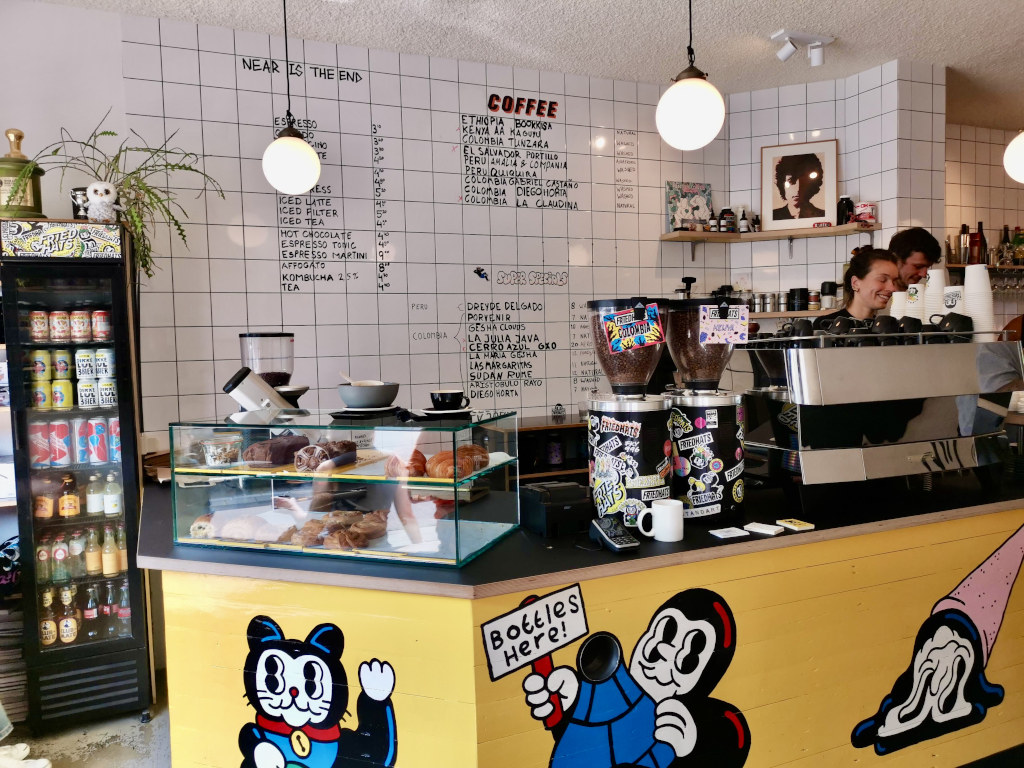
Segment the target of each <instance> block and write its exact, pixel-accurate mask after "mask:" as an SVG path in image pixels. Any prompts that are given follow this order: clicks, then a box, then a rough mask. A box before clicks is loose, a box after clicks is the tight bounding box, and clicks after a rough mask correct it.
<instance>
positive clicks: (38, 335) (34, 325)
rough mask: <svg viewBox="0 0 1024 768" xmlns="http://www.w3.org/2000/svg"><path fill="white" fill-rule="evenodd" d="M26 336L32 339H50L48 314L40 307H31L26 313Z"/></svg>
mask: <svg viewBox="0 0 1024 768" xmlns="http://www.w3.org/2000/svg"><path fill="white" fill-rule="evenodd" d="M28 337H29V338H30V339H32V341H49V340H50V316H49V315H48V314H47V313H46V312H44V311H43V310H41V309H33V310H32V311H31V312H29V314H28Z"/></svg>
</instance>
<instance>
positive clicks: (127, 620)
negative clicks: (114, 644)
mask: <svg viewBox="0 0 1024 768" xmlns="http://www.w3.org/2000/svg"><path fill="white" fill-rule="evenodd" d="M117 636H118V637H131V636H132V606H131V603H130V602H129V600H128V582H127V581H123V582H121V600H120V602H119V603H118V606H117Z"/></svg>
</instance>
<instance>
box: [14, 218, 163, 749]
mask: <svg viewBox="0 0 1024 768" xmlns="http://www.w3.org/2000/svg"><path fill="white" fill-rule="evenodd" d="M130 263H131V253H130V240H129V238H128V237H127V235H126V234H125V233H124V230H123V229H122V228H121V227H119V226H117V225H103V224H92V223H89V222H85V221H61V220H45V221H44V220H2V221H0V283H2V290H3V298H2V312H3V323H4V330H5V336H6V341H7V359H8V369H9V380H10V393H11V418H12V436H13V443H14V454H15V485H16V488H17V503H18V519H19V530H20V536H21V549H22V552H23V556H22V558H21V562H22V567H23V572H22V594H23V605H24V616H25V637H24V655H25V660H26V663H27V667H28V688H29V725H30V727H31V728H32V729H33V731H35V732H37V733H39V732H46V731H51V730H57V729H62V728H66V727H67V726H68V725H70V724H73V723H78V722H87V721H91V720H97V719H102V718H106V717H109V716H111V715H114V714H118V713H124V712H132V711H143V710H145V709H146V708H147V707H148V706H149V704H150V702H151V676H150V654H149V648H148V627H147V620H146V607H147V601H146V595H145V589H146V587H145V584H146V582H145V579H144V574H143V572H142V571H141V570H140V569H139V568H138V567H137V565H136V554H137V552H136V550H137V542H138V520H139V509H140V504H141V461H140V458H139V452H138V447H137V444H136V435H137V434H138V431H137V424H138V392H137V375H136V371H137V367H136V354H135V346H136V336H135V333H136V331H135V321H134V309H133V302H132V293H131V290H130V284H129V265H130ZM19 279H21V280H31V279H40V280H46V281H49V280H58V281H60V282H59V283H58V284H57V285H56V286H54V289H53V290H52V291H49V295H51V296H53V295H59V294H60V293H61V286H62V285H67V286H70V287H68V288H67V290H68V291H69V292H73V291H75V290H76V288H75V285H76V283H81V282H83V281H85V282H88V281H90V280H97V281H99V280H108V281H109V285H110V295H109V299H110V307H109V309H110V325H111V334H110V340H109V342H103V343H102V346H109V347H112V348H113V349H114V359H115V376H114V379H115V382H116V387H117V404H116V407H115V408H114V409H113V410H112V411H111V412H112V413H116V415H117V417H118V418H119V424H120V425H121V426H120V433H121V465H120V474H121V477H120V480H121V489H122V494H123V509H122V512H121V518H120V519H122V520H123V522H124V525H125V533H126V539H127V561H128V567H127V570H126V572H124V573H123V574H120V575H118V576H115V577H95V576H94V577H84V578H82V579H81V581H82V582H83V586H86V587H88V586H89V584H91V583H96V584H98V585H100V588H99V589H98V591H99V593H100V595H99V596H100V599H101V601H102V600H103V599H104V598H105V593H104V588H103V586H102V585H105V584H106V583H107V582H108V581H113V582H114V584H115V585H116V590H117V595H116V596H119V595H120V585H121V584H122V582H124V581H127V582H128V587H129V601H130V606H131V636H130V637H110V638H100V639H98V640H94V641H92V642H85V641H83V640H82V639H81V638H80V639H79V640H77V641H76V642H74V643H71V644H67V645H65V644H63V643H62V642H61V641H58V642H56V643H53V644H51V645H50V646H48V647H46V648H44V647H43V646H42V644H41V641H40V613H41V597H42V593H43V589H44V588H43V587H42V586H40V585H37V573H36V570H37V569H36V557H35V555H36V546H37V529H36V519H35V517H34V510H33V505H34V500H33V495H32V487H31V478H32V477H33V475H34V474H35V473H37V472H40V471H41V470H38V469H33V467H32V459H31V458H30V455H31V446H30V435H29V424H30V422H32V421H33V420H36V421H38V420H39V419H40V418H43V416H44V414H40V412H39V411H34V410H32V409H33V406H34V403H33V387H32V380H31V378H30V372H29V367H28V366H29V365H31V364H32V362H33V361H32V356H31V353H32V351H33V350H34V349H37V348H40V347H41V346H43V345H42V344H41V343H39V342H36V343H33V342H31V340H30V335H29V329H28V328H27V327H26V317H24V315H25V314H26V312H27V311H28V310H27V307H26V306H21V302H20V299H21V298H22V297H23V294H24V295H27V292H26V291H22V290H21V289H20V288H19V284H18V281H19ZM70 296H71V293H69V297H70ZM70 300H71V299H70V298H69V301H70ZM49 346H54V345H53V344H50V345H49ZM58 346H61V345H58ZM67 346H68V347H71V348H72V350H73V349H75V348H77V347H80V346H82V343H81V342H73V341H72V342H68V343H67ZM85 346H91V347H94V348H95V347H97V346H100V345H99V344H98V343H97V342H92V343H90V344H88V345H85ZM73 354H74V353H73V352H72V355H73ZM75 383H76V384H77V381H76V382H75ZM75 389H77V387H75ZM75 395H77V392H75ZM108 410H111V409H108ZM50 413H51V414H57V416H58V417H60V418H64V414H73V415H75V416H79V417H81V416H83V415H86V414H88V413H89V411H87V410H86V411H80V409H79V408H78V403H77V402H75V408H74V409H73V410H71V411H68V410H64V411H60V410H51V411H50ZM55 418H57V417H55ZM71 439H72V440H74V435H72V436H71ZM108 448H109V446H108ZM73 466H78V465H73ZM83 466H84V465H83ZM107 466H111V465H107ZM97 469H98V471H100V472H103V471H104V470H102V469H99V467H97ZM49 471H50V472H51V473H53V474H57V471H55V470H54V469H51V470H49ZM93 471H94V470H92V469H91V468H80V469H78V470H77V471H74V472H72V474H76V481H82V480H83V479H84V482H85V483H87V482H88V478H89V476H90V473H93ZM58 476H59V475H58ZM80 485H81V482H80ZM82 504H83V513H84V511H85V510H84V502H82ZM106 521H107V519H106V518H98V519H96V520H92V519H91V518H85V519H84V520H83V521H82V523H83V524H85V525H88V524H89V523H94V524H95V525H96V526H98V528H99V530H100V531H101V533H100V542H101V543H102V539H103V534H102V530H103V527H104V522H106ZM52 525H53V526H54V529H55V530H56V528H57V527H60V526H62V525H67V521H64V522H61V521H60V520H59V518H58V520H56V521H54V522H53V523H52ZM71 527H77V526H71ZM71 527H68V533H70V531H71ZM43 528H45V527H44V526H43V527H41V529H40V531H39V534H40V538H41V536H42V533H43ZM53 535H54V536H55V535H56V534H55V533H54V534H53ZM97 579H100V580H97ZM73 581H75V582H76V586H77V581H78V580H77V579H74V580H73ZM58 594H59V591H58V590H57V589H54V591H53V597H54V608H55V609H56V610H57V612H58V614H59V611H60V608H61V605H60V601H59V598H58ZM78 597H79V598H81V597H82V595H81V592H79V595H78ZM76 602H77V601H76ZM83 605H84V600H83V601H82V602H78V606H77V607H78V608H79V609H81V607H82V606H83Z"/></svg>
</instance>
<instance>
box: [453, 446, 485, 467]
mask: <svg viewBox="0 0 1024 768" xmlns="http://www.w3.org/2000/svg"><path fill="white" fill-rule="evenodd" d="M455 455H456V456H459V457H462V456H469V457H470V458H471V459H472V460H473V469H474V470H477V469H483V468H484V467H486V466H487V465H488V464H490V463H491V456H490V454H489V453H487V449H486V448H484V447H483V446H482V445H477V444H476V443H469V444H467V445H460V446H459V447H458V448H456V449H455Z"/></svg>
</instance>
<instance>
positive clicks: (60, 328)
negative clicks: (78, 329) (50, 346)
mask: <svg viewBox="0 0 1024 768" xmlns="http://www.w3.org/2000/svg"><path fill="white" fill-rule="evenodd" d="M49 324H50V341H71V316H70V315H69V314H68V313H67V312H65V311H64V310H63V309H55V310H54V311H53V312H51V313H50V317H49Z"/></svg>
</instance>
